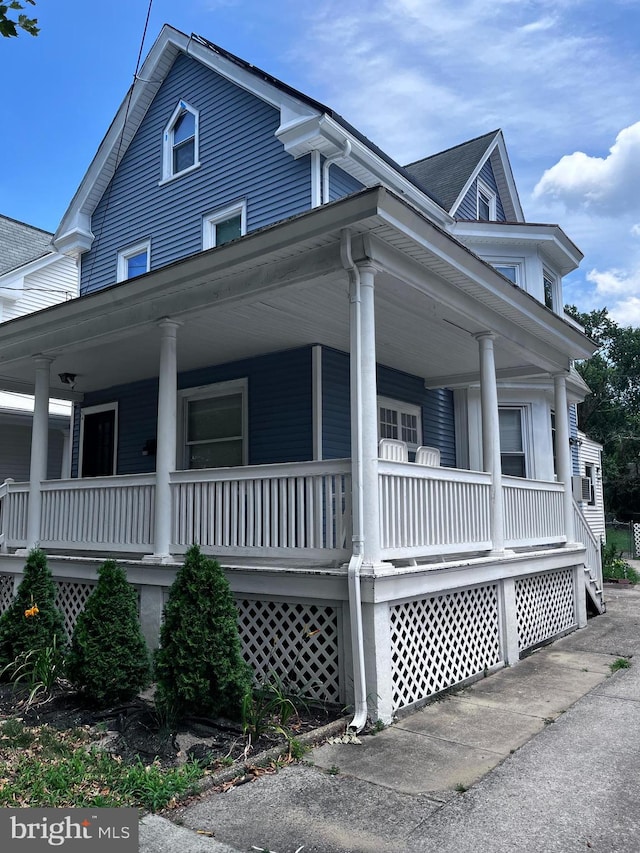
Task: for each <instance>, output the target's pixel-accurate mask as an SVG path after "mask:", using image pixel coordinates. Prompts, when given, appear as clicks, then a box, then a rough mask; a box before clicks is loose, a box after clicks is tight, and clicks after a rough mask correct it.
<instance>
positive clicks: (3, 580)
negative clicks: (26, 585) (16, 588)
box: [0, 575, 14, 615]
mask: <svg viewBox="0 0 640 853" xmlns="http://www.w3.org/2000/svg"><path fill="white" fill-rule="evenodd" d="M13 584H14V580H13V575H0V615H2V614H3V613H4V611H5V610H7V609H8V607H9V605H10V604H11V602H12V601H13Z"/></svg>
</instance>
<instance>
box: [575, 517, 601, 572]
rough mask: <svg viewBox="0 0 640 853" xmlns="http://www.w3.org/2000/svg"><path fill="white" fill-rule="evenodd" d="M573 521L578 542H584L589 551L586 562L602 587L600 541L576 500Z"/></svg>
mask: <svg viewBox="0 0 640 853" xmlns="http://www.w3.org/2000/svg"><path fill="white" fill-rule="evenodd" d="M573 522H574V524H575V527H576V539H577V540H578V542H582V544H583V545H584V546H585V548H586V551H587V553H586V554H585V558H584V564H585V566H586V567H587V568H588V569H589V572H590V573H591V574H592V575H593V577H594V579H595V580H596V582H597V585H598V588H599V589H602V583H603V577H602V552H601V550H600V542H599V541H598V539H597V538H596V537H595V536H594V534H593V531H592V530H591V528H590V527H589V522H588V521H587V519H586V518H585V517H584V514H583V512H582V511H581V509H580V507H579V506H578V504H577V503H576V502H575V501H574V503H573Z"/></svg>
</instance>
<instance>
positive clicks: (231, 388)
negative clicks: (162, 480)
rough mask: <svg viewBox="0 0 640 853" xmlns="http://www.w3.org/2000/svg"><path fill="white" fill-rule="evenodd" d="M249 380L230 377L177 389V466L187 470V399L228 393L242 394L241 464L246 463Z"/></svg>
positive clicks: (224, 395) (199, 398) (207, 397)
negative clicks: (226, 380)
mask: <svg viewBox="0 0 640 853" xmlns="http://www.w3.org/2000/svg"><path fill="white" fill-rule="evenodd" d="M248 389H249V380H248V379H247V378H246V377H245V378H243V379H231V380H229V381H228V382H214V383H212V384H211V385H198V386H196V387H193V388H184V389H182V390H181V391H178V412H179V415H178V431H177V432H178V448H177V450H178V453H177V461H178V467H179V469H180V470H182V471H186V470H188V467H189V465H188V462H189V460H188V458H187V443H186V436H187V405H186V403H187V402H188V401H189V400H205V399H209V398H211V397H227V396H229V395H230V394H242V465H247V464H248V463H247V459H248V456H249V454H248V448H249V406H248V396H247V392H248Z"/></svg>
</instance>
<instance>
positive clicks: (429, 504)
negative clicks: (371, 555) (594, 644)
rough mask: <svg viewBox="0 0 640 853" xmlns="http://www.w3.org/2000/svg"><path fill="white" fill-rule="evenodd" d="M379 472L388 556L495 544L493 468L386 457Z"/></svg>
mask: <svg viewBox="0 0 640 853" xmlns="http://www.w3.org/2000/svg"><path fill="white" fill-rule="evenodd" d="M378 473H379V480H380V525H381V543H382V549H383V557H384V558H385V559H393V558H403V557H406V558H413V557H421V556H429V555H437V554H442V555H445V554H461V553H467V552H474V551H482V550H488V549H490V548H491V539H490V529H489V491H490V485H491V478H490V475H489V474H485V473H483V472H482V471H462V470H460V469H454V468H427V467H424V466H422V465H415V464H413V463H411V462H406V463H405V462H390V461H386V460H382V459H381V460H379V462H378Z"/></svg>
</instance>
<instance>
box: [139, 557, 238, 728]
mask: <svg viewBox="0 0 640 853" xmlns="http://www.w3.org/2000/svg"><path fill="white" fill-rule="evenodd" d="M155 668H156V680H157V682H158V686H157V691H156V704H157V705H158V708H159V709H160V710H161V711H162V713H163V715H164V716H166V718H167V719H169V720H179V719H182V718H184V717H185V716H205V717H217V716H226V717H230V718H231V719H238V718H239V716H240V712H241V705H242V699H243V697H244V696H245V694H246V693H247V691H249V690H250V688H251V672H250V669H249V667H248V666H247V664H246V663H245V662H244V660H243V659H242V650H241V645H240V637H239V635H238V615H237V612H236V608H235V604H234V601H233V596H232V595H231V590H230V589H229V584H228V582H227V579H226V577H225V576H224V572H223V571H222V568H221V567H220V564H219V563H218V562H217V561H216V560H211V559H209V558H208V557H205V556H204V555H203V554H202V553H201V552H200V549H199V548H198V546H197V545H193V546H192V547H191V548H190V549H189V550H188V551H187V554H186V557H185V561H184V565H183V566H182V567H181V568H180V569H179V570H178V573H177V575H176V579H175V581H174V582H173V585H172V586H171V589H170V591H169V598H168V601H167V604H166V606H165V609H164V622H163V625H162V629H161V631H160V648H159V649H158V650H157V652H156V667H155Z"/></svg>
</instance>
